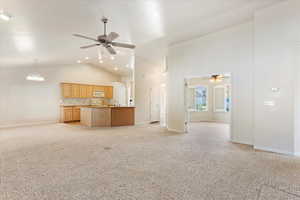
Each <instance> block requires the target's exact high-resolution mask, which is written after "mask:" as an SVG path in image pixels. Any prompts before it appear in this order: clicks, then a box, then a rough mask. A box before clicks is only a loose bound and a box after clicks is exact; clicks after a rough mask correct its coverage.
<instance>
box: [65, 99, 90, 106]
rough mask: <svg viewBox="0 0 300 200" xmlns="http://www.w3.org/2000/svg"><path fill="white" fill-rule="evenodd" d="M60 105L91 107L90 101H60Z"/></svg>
mask: <svg viewBox="0 0 300 200" xmlns="http://www.w3.org/2000/svg"><path fill="white" fill-rule="evenodd" d="M61 105H63V106H73V105H74V106H76V105H78V106H84V105H87V106H88V105H91V99H62V100H61Z"/></svg>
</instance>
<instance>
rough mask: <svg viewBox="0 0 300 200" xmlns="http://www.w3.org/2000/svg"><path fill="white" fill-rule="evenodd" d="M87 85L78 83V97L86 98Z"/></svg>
mask: <svg viewBox="0 0 300 200" xmlns="http://www.w3.org/2000/svg"><path fill="white" fill-rule="evenodd" d="M87 87H88V86H87V85H80V86H79V88H80V98H87V97H88V95H87Z"/></svg>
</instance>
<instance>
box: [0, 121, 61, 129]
mask: <svg viewBox="0 0 300 200" xmlns="http://www.w3.org/2000/svg"><path fill="white" fill-rule="evenodd" d="M58 122H59V121H58V120H46V121H36V122H22V123H20V122H19V123H14V124H3V125H1V124H0V128H1V129H3V128H18V127H25V126H37V125H46V124H56V123H58Z"/></svg>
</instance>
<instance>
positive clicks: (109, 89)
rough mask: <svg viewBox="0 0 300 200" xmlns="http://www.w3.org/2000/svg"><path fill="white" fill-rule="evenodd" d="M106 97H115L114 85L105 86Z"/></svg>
mask: <svg viewBox="0 0 300 200" xmlns="http://www.w3.org/2000/svg"><path fill="white" fill-rule="evenodd" d="M105 98H107V99H112V98H113V87H112V86H106V87H105Z"/></svg>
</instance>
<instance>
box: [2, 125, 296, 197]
mask: <svg viewBox="0 0 300 200" xmlns="http://www.w3.org/2000/svg"><path fill="white" fill-rule="evenodd" d="M0 199H1V200H23V199H24V200H25V199H26V200H44V199H49V200H71V199H72V200H83V199H84V200H85V199H86V200H150V199H151V200H175V199H176V200H201V199H206V200H210V199H222V200H223V199H236V200H243V199H245V200H248V199H253V200H267V199H270V200H282V199H292V200H298V199H300V159H299V158H295V157H290V156H285V155H279V154H273V153H267V152H257V151H254V150H253V149H252V148H251V147H249V146H246V145H237V144H232V143H230V142H228V126H227V125H224V124H192V127H191V133H189V134H176V133H170V132H167V131H164V130H163V129H161V128H159V127H157V126H138V127H125V128H111V129H110V128H100V129H96V128H95V129H87V128H84V127H81V126H80V125H65V124H53V125H44V126H35V127H23V128H15V129H2V130H0Z"/></svg>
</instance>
